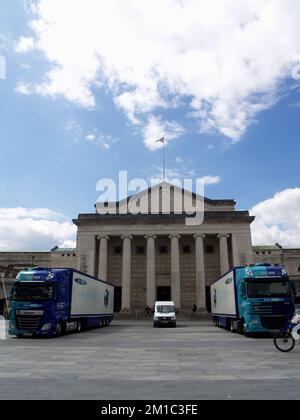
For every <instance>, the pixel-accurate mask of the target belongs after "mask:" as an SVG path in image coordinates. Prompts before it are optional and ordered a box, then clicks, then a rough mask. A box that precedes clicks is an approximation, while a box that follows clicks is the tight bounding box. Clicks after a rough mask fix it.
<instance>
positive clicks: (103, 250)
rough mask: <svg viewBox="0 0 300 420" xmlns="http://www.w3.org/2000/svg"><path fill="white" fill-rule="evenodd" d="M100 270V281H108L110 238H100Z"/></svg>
mask: <svg viewBox="0 0 300 420" xmlns="http://www.w3.org/2000/svg"><path fill="white" fill-rule="evenodd" d="M98 239H99V240H100V246H99V270H98V276H99V279H100V280H103V281H107V248H108V240H109V236H99V237H98Z"/></svg>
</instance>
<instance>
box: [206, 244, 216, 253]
mask: <svg viewBox="0 0 300 420" xmlns="http://www.w3.org/2000/svg"><path fill="white" fill-rule="evenodd" d="M214 252H215V248H214V247H213V245H207V246H206V253H207V254H213V253H214Z"/></svg>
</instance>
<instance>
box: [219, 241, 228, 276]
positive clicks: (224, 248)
mask: <svg viewBox="0 0 300 420" xmlns="http://www.w3.org/2000/svg"><path fill="white" fill-rule="evenodd" d="M218 238H219V240H220V269H221V276H223V275H224V274H226V273H227V272H228V271H229V255H228V242H227V241H228V238H229V235H227V234H221V235H218Z"/></svg>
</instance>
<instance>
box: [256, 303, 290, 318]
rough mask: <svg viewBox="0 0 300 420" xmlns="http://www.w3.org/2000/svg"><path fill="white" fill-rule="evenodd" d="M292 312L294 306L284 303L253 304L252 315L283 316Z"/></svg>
mask: <svg viewBox="0 0 300 420" xmlns="http://www.w3.org/2000/svg"><path fill="white" fill-rule="evenodd" d="M290 312H292V305H286V304H284V303H283V302H273V303H272V304H270V303H253V304H252V313H253V314H254V315H283V314H288V313H290Z"/></svg>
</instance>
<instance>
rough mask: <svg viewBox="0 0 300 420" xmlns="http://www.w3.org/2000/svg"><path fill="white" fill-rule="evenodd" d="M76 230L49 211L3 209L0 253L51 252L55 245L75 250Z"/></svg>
mask: <svg viewBox="0 0 300 420" xmlns="http://www.w3.org/2000/svg"><path fill="white" fill-rule="evenodd" d="M75 236H76V227H75V226H74V224H73V223H72V222H70V221H69V220H68V219H67V218H66V217H65V216H63V215H62V214H60V213H57V212H54V211H52V210H49V209H45V208H41V209H25V208H22V207H17V208H0V249H1V250H3V251H5V250H13V251H26V250H29V251H35V250H36V251H49V250H50V249H51V248H53V247H54V246H56V245H59V246H64V245H65V244H66V243H67V244H68V245H71V244H72V246H75Z"/></svg>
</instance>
